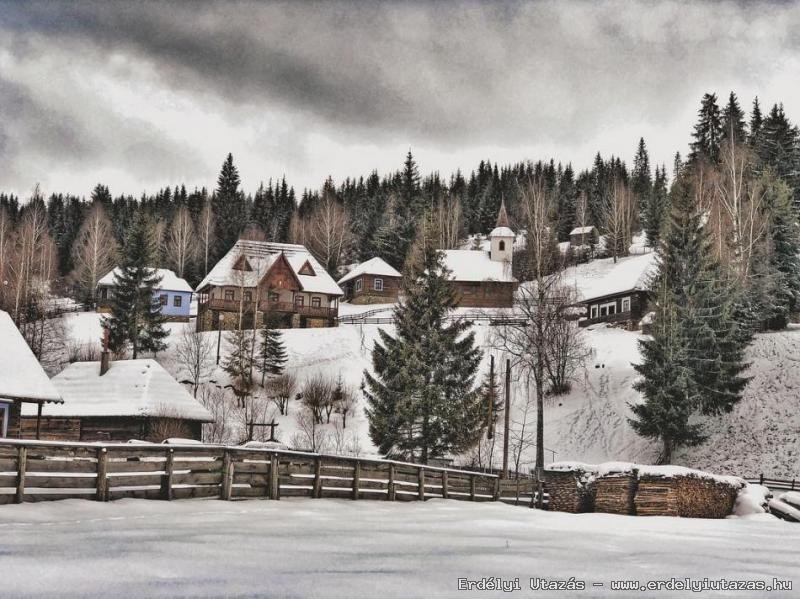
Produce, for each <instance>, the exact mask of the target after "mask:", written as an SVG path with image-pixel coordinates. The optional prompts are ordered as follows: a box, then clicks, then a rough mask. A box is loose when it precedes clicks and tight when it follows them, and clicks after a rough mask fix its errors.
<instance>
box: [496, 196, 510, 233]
mask: <svg viewBox="0 0 800 599" xmlns="http://www.w3.org/2000/svg"><path fill="white" fill-rule="evenodd" d="M508 226H509V224H508V213H507V212H506V201H505V199H502V200H500V212H498V213H497V224H496V225H495V227H508Z"/></svg>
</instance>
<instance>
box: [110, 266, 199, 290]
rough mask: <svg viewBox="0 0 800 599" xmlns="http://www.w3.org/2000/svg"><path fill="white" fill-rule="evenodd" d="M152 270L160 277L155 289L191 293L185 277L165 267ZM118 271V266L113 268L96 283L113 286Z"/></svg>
mask: <svg viewBox="0 0 800 599" xmlns="http://www.w3.org/2000/svg"><path fill="white" fill-rule="evenodd" d="M154 270H155V271H156V274H157V275H158V276H159V277H161V282H160V283H159V284H158V287H157V289H163V290H164V291H185V292H187V293H192V286H191V285H189V283H187V282H186V280H185V279H181V278H180V277H179V276H178V275H176V274H175V273H174V272H172V271H171V270H167V269H166V268H156V269H154ZM120 272H121V270H120V269H119V268H115V269H114V270H112V271H111V272H109V273H107V274H106V275H105V276H103V277H102V278H101V279H100V280H99V281H97V284H98V285H111V286H113V285H114V276H115V275H119V274H120Z"/></svg>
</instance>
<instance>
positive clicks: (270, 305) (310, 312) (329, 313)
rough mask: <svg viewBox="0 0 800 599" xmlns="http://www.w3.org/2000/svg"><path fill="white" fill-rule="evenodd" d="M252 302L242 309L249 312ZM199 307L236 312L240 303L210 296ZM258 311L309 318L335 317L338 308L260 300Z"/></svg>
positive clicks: (252, 306) (337, 313)
mask: <svg viewBox="0 0 800 599" xmlns="http://www.w3.org/2000/svg"><path fill="white" fill-rule="evenodd" d="M253 304H254V302H245V303H244V306H243V307H244V311H245V312H247V313H250V312H252V311H253V308H254V305H253ZM199 307H200V309H201V310H202V309H207V310H221V311H224V312H238V311H239V308H240V304H239V301H238V300H224V299H217V298H210V299H208V300H207V301H205V302H201V303H200V306H199ZM258 311H259V312H280V313H283V314H300V315H301V316H309V317H311V318H336V317H337V316H338V315H339V308H338V307H336V308H317V307H314V306H305V305H304V306H298V305H296V304H293V303H291V302H267V301H260V302H259V303H258Z"/></svg>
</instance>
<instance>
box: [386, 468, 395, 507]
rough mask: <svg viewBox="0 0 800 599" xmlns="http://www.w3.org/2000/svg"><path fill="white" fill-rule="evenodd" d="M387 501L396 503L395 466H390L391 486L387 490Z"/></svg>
mask: <svg viewBox="0 0 800 599" xmlns="http://www.w3.org/2000/svg"><path fill="white" fill-rule="evenodd" d="M386 499H388V500H389V501H394V464H389V484H388V486H387V489H386Z"/></svg>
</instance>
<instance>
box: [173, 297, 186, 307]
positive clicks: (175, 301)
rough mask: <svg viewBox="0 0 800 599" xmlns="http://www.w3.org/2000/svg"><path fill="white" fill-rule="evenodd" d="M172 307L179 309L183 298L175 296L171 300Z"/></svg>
mask: <svg viewBox="0 0 800 599" xmlns="http://www.w3.org/2000/svg"><path fill="white" fill-rule="evenodd" d="M172 305H173V306H175V307H176V308H180V307H181V306H182V305H183V297H182V296H180V295H176V296H175V297H173V298H172Z"/></svg>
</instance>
